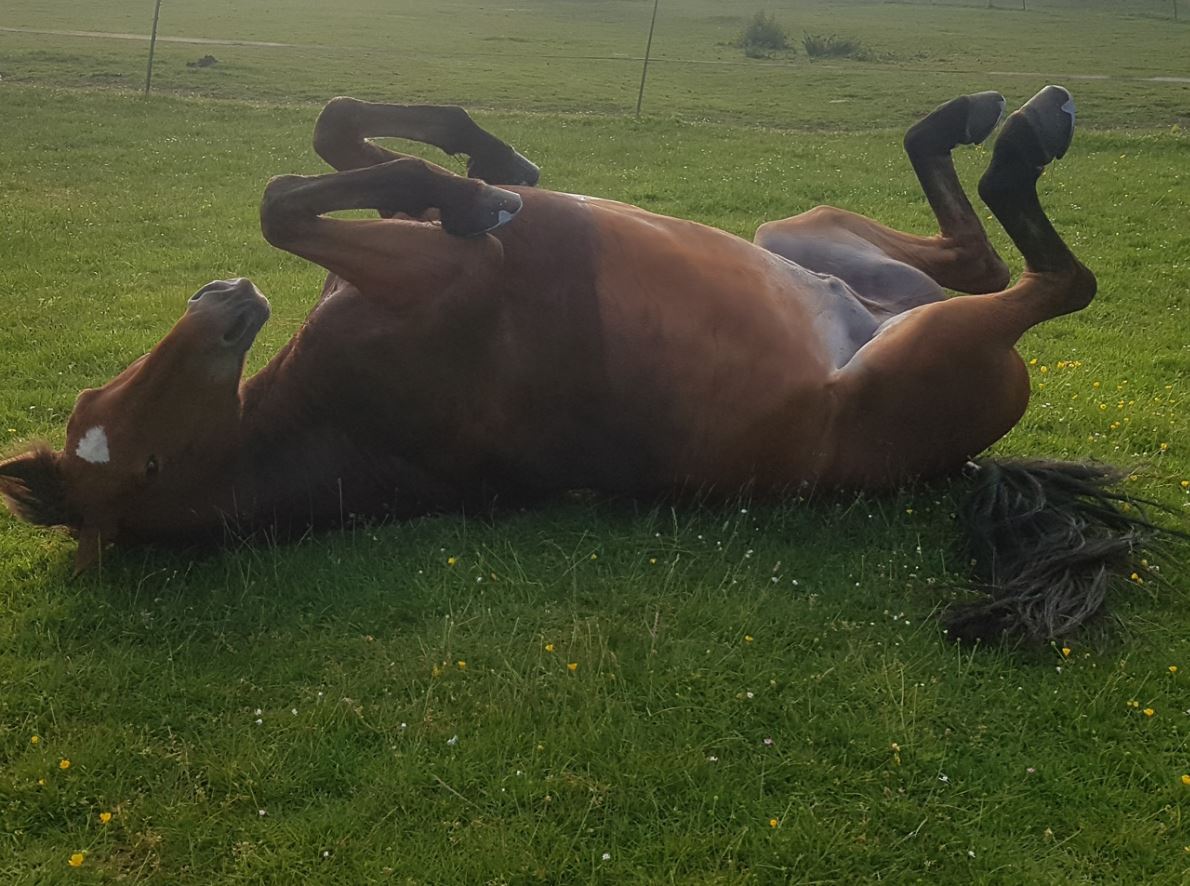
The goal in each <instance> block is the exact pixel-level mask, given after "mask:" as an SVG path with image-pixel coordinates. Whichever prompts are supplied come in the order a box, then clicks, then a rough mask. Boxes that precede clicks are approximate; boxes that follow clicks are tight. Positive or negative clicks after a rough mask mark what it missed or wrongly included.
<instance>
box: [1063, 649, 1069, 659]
mask: <svg viewBox="0 0 1190 886" xmlns="http://www.w3.org/2000/svg"><path fill="white" fill-rule="evenodd" d="M1062 657H1063V658H1070V647H1069V646H1063V647H1062Z"/></svg>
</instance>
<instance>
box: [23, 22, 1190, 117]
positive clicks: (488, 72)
mask: <svg viewBox="0 0 1190 886" xmlns="http://www.w3.org/2000/svg"><path fill="white" fill-rule="evenodd" d="M759 5H763V6H764V8H766V9H767V10H769V11H770V12H772V13H773V14H774V15H775V16H776V17H777V18H778V20H779V21H780V22H781V23H782V24H783V25H785V26H786V27H787V28H788V29H789V30H790V32H791V34H792V36H793V37H794V42H795V43H798V42H800V39H801V36H802V34H803V33H805V32H810V33H817V34H832V33H838V34H841V35H844V36H848V37H854V38H856V39H858V40H859V41H861V42H862V43H863V44H864V46H865V47H866V48H867V49H868V50H869V51H870V52H871V54H872V58H871V60H870V61H865V62H852V61H841V62H830V63H811V62H810V61H809V60H808V59H807V58H806V57H805V55H804V54H800V53H799V54H798V55H796V56H793V57H791V58H786V57H782V58H779V59H773V60H753V59H746V58H745V57H744V56H743V52H742V50H740V49H739V48H737V47H735V46H733V45H731V44H732V43H733V41H734V40H735V38H736V37H737V36H738V35H739V33H740V31H741V29H742V28H743V26H744V24H745V23H746V21H747V19H748V18H749V17H750V16H751V15H752V13H753V12H754V11H755V8H754V7H751V6H724V4H723V3H721V2H718V0H683V2H681V3H663V4H662V7H661V11H660V13H659V17H658V22H657V33H656V36H655V39H654V42H653V57H654V60H655V63H654V64H653V65H652V67H651V70H650V75H649V85H648V92H647V97H646V106H645V107H646V109H647V110H648V111H649V112H650V113H651V114H654V115H662V116H678V117H681V118H683V119H697V120H716V121H734V122H746V123H749V124H765V125H771V126H777V127H798V128H807V127H812V128H819V129H828V130H829V129H838V128H840V127H846V128H870V127H872V126H877V125H889V126H896V127H903V126H906V125H908V124H909V123H911V122H912V121H913V120H914V119H916V118H917V117H919V116H920V115H921V114H922V113H924V112H926V111H928V110H929V109H931V108H932V107H934V106H935V105H937V104H938V103H939V102H941V101H944V100H946V99H947V98H950V97H952V96H953V95H955V94H958V93H961V92H973V91H977V90H980V89H986V88H988V82H989V79H988V78H989V74H988V72H991V71H997V72H1010V73H1006V74H1004V75H998V76H997V77H996V79H997V83H998V84H999V85H1000V86H1001V87H1002V88H1003V90H1004V91H1005V92H1013V93H1014V94H1018V93H1019V95H1020V96H1021V98H1025V97H1027V96H1028V95H1031V94H1032V93H1033V92H1035V91H1036V89H1037V86H1036V85H1035V84H1044V83H1045V82H1050V81H1056V82H1063V80H1064V78H1067V79H1068V78H1069V75H1075V76H1079V77H1091V78H1102V77H1110V78H1112V79H1108V80H1105V79H1080V80H1077V81H1070V82H1071V83H1072V84H1075V85H1077V86H1078V91H1079V95H1080V98H1081V99H1082V108H1083V109H1084V110H1083V113H1084V114H1085V116H1084V118H1083V119H1084V122H1086V123H1087V124H1089V125H1093V126H1138V125H1141V126H1169V125H1171V124H1173V123H1180V124H1181V125H1183V126H1184V125H1186V124H1187V122H1190V121H1188V118H1190V83H1185V82H1182V83H1170V82H1159V83H1158V82H1148V81H1147V80H1146V79H1144V78H1149V77H1154V76H1158V77H1181V78H1190V53H1187V51H1186V48H1187V46H1188V45H1190V25H1188V24H1187V23H1186V22H1184V21H1183V22H1172V21H1170V20H1168V19H1165V18H1161V17H1158V16H1159V15H1166V14H1167V11H1168V7H1167V6H1165V5H1164V4H1163V3H1157V2H1147V0H1142V2H1136V3H1131V2H1130V3H1122V2H1088V3H1079V4H1077V6H1070V5H1066V4H1058V3H1046V4H1044V5H1041V7H1040V8H1038V9H1034V10H1031V11H1029V12H1027V13H1022V12H1020V11H1019V10H1012V9H995V8H993V9H987V8H970V7H961V6H928V5H924V4H905V3H883V4H880V3H877V4H872V3H854V2H832V3H823V2H820V0H774V2H766V3H764V4H758V7H757V8H759ZM1006 5H1007V4H1006ZM651 10H652V4H650V3H647V2H645V0H516V2H509V3H506V4H490V5H489V4H482V3H478V2H475V0H444V2H441V3H434V4H429V3H426V2H424V0H353V2H351V3H349V4H341V3H339V4H324V3H316V2H313V0H270V2H269V3H267V4H259V3H253V4H245V3H239V2H232V0H216V2H210V3H174V2H166V3H165V4H164V5H163V8H162V15H161V25H160V33H161V35H162V36H163V37H197V38H203V39H230V40H246V41H265V42H272V43H285V44H290V45H287V46H275V47H260V46H207V45H193V44H177V43H162V44H160V45H159V46H158V55H157V58H158V63H157V66H156V72H155V75H154V76H155V82H156V84H157V88H159V89H164V90H168V91H179V92H186V93H191V94H196V95H204V96H211V97H223V98H227V97H232V98H241V99H248V100H260V101H269V102H274V101H324V100H325V99H326V98H327V97H328V96H330V95H333V94H337V93H343V94H353V95H357V96H358V97H360V98H377V99H382V100H393V97H394V96H400V98H401V100H403V101H410V102H413V101H435V102H441V101H449V102H455V103H458V104H463V105H466V106H468V107H472V108H475V107H489V108H517V109H521V110H535V111H547V112H555V111H566V112H582V113H600V114H621V113H627V112H630V111H631V110H632V109H633V108H634V106H635V103H636V96H637V87H638V85H639V82H640V62H639V57H640V56H641V55H642V54H643V52H644V46H645V36H646V33H647V30H648V23H649V16H650V14H651ZM151 12H152V4H151V3H145V2H144V0H110V2H106V3H102V4H78V3H65V2H62V0H53V2H48V3H47V2H44V0H7V2H6V3H5V6H4V9H3V10H2V11H0V27H4V28H31V29H40V30H59V31H102V32H116V33H127V32H131V33H136V34H141V35H144V34H147V33H148V31H149V27H150V16H151ZM1185 14H1186V16H1187V17H1190V11H1186V13H1185ZM207 53H211V54H213V55H215V56H216V57H217V58H218V59H219V64H218V65H216V66H215V67H212V68H202V69H199V68H189V67H187V66H186V63H187V62H188V61H193V60H195V59H197V58H198V57H200V56H202V55H205V54H207ZM146 56H147V46H146V44H145V43H144V42H137V41H128V40H99V39H89V38H79V37H73V38H72V37H64V36H47V35H44V34H29V33H11V32H7V33H6V32H0V74H3V76H4V80H5V82H17V83H42V84H44V83H50V84H55V85H64V86H83V87H87V88H96V87H106V88H132V89H136V88H140V87H141V86H142V85H143V83H144V71H145V59H146ZM1047 78H1048V79H1047Z"/></svg>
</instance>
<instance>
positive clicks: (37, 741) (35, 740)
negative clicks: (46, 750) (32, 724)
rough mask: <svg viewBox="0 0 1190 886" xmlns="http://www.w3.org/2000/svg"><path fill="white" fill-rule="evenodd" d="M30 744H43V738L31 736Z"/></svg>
mask: <svg viewBox="0 0 1190 886" xmlns="http://www.w3.org/2000/svg"><path fill="white" fill-rule="evenodd" d="M29 744H41V736H40V735H30V736H29Z"/></svg>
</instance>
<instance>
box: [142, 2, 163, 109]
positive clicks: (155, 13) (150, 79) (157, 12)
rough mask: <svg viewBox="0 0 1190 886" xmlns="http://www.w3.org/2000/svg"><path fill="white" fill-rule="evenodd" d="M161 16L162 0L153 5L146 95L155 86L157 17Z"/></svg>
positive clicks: (146, 74)
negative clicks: (154, 58)
mask: <svg viewBox="0 0 1190 886" xmlns="http://www.w3.org/2000/svg"><path fill="white" fill-rule="evenodd" d="M160 17H161V0H157V4H156V5H155V6H154V7H153V34H152V36H151V37H149V67H148V70H146V71H145V95H146V96H147V95H148V94H149V90H150V89H152V87H153V54H154V53H155V52H156V51H157V19H158V18H160Z"/></svg>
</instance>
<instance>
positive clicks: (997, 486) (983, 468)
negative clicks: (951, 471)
mask: <svg viewBox="0 0 1190 886" xmlns="http://www.w3.org/2000/svg"><path fill="white" fill-rule="evenodd" d="M968 469H969V470H968V474H969V475H971V476H972V479H973V482H974V488H973V489H972V490H971V493H970V496H969V498H968V499H967V501H966V502H965V503H964V505H963V506H962V508H961V512H960V520H961V522H962V524H963V527H964V529H965V532H966V542H965V548H966V550H965V553H966V555H967V558H968V561H969V562H970V563H971V564H972V566H973V568H974V572H975V579H976V581H977V583H978V589H979V591H980V592H981V593H982V595H983V597H984V599H982V600H979V601H977V602H972V603H960V604H955V605H952V606H951V607H950V608H949V609H948V610H947V611H946V613H945V614H944V616H943V622H944V624H945V626H946V629H947V631H948V633H949V635H950V636H951V637H952V638H954V639H956V640H960V641H967V642H970V641H974V640H985V641H986V640H995V639H999V638H1002V637H1006V636H1009V635H1013V636H1017V637H1022V638H1024V639H1027V640H1033V641H1037V640H1041V641H1046V640H1051V639H1054V638H1057V637H1061V636H1064V635H1067V634H1069V633H1070V632H1072V631H1074V630H1075V629H1076V628H1078V627H1079V626H1080V625H1082V624H1083V623H1085V622H1087V621H1088V620H1089V619H1091V618H1092V617H1094V616H1095V615H1097V614H1099V613H1100V612H1101V611H1102V610H1103V606H1104V599H1105V598H1106V596H1107V592H1108V589H1109V587H1111V586H1112V585H1113V584H1116V583H1122V582H1123V583H1126V582H1128V581H1130V580H1131V582H1132V583H1133V584H1135V583H1137V580H1138V579H1139V580H1141V581H1143V578H1142V576H1145V575H1149V574H1150V573H1149V571H1148V570H1147V569H1146V568H1145V567H1144V566H1143V564H1142V563H1141V562H1140V560H1141V553H1142V551H1145V550H1150V551H1157V552H1160V550H1161V549H1162V547H1163V546H1164V545H1165V544H1167V543H1168V542H1169V541H1171V540H1172V539H1173V538H1175V537H1180V538H1188V537H1190V536H1188V535H1187V534H1186V533H1184V532H1181V531H1179V530H1174V529H1168V528H1162V527H1160V526H1158V525H1157V524H1156V523H1153V522H1152V521H1151V520H1150V518H1149V513H1150V512H1151V511H1154V510H1167V509H1165V508H1162V506H1161V505H1159V504H1157V503H1155V502H1152V501H1148V500H1144V499H1136V498H1132V497H1130V496H1129V495H1127V494H1126V493H1125V492H1123V491H1122V489H1121V488H1120V483H1121V481H1123V480H1124V479H1125V477H1126V476H1127V473H1126V472H1123V471H1120V470H1119V469H1117V468H1113V467H1109V466H1107V465H1099V464H1088V463H1080V462H1063V461H1040V460H992V459H980V460H978V461H974V462H970V463H969V464H968Z"/></svg>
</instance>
